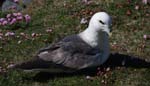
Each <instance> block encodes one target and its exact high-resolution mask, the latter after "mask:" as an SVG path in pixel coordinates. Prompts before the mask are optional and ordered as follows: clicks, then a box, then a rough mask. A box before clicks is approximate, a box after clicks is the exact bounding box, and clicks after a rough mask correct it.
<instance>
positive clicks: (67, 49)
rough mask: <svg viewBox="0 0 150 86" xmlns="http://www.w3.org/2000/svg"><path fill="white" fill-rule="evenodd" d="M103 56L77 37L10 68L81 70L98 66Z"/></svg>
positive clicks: (44, 49) (48, 48)
mask: <svg viewBox="0 0 150 86" xmlns="http://www.w3.org/2000/svg"><path fill="white" fill-rule="evenodd" d="M99 56H101V54H100V50H99V49H98V48H92V47H91V46H89V45H88V44H86V43H85V42H84V41H83V40H82V39H80V37H79V36H77V35H72V36H69V37H66V38H64V39H63V40H61V41H60V42H57V43H53V44H51V45H50V46H49V47H46V48H43V49H41V50H39V52H38V53H37V55H36V56H35V58H33V59H32V60H30V61H26V62H23V63H19V64H15V65H14V66H13V67H10V68H19V69H24V70H32V69H49V70H50V71H52V70H54V71H55V72H56V71H57V72H58V71H62V70H63V71H64V70H65V71H66V70H67V71H68V70H69V71H70V70H72V69H73V70H79V69H83V68H87V67H91V66H98V64H100V63H98V62H100V61H99V60H100V59H97V57H99Z"/></svg>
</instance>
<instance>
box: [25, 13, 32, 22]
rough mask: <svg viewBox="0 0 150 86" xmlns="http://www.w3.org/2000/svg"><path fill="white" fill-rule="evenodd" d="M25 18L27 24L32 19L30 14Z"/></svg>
mask: <svg viewBox="0 0 150 86" xmlns="http://www.w3.org/2000/svg"><path fill="white" fill-rule="evenodd" d="M24 17H25V20H26V22H27V23H28V22H30V20H31V17H30V16H29V15H28V14H26V15H25V16H24Z"/></svg>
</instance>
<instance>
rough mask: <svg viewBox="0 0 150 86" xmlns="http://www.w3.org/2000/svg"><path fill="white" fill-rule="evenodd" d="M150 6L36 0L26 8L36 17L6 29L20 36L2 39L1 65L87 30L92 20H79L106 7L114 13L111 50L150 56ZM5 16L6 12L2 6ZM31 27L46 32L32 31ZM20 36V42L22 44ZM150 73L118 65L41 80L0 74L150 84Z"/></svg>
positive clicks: (0, 82)
mask: <svg viewBox="0 0 150 86" xmlns="http://www.w3.org/2000/svg"><path fill="white" fill-rule="evenodd" d="M136 5H137V6H139V9H138V10H136V9H135V6H136ZM149 9H150V6H149V5H144V4H142V3H141V0H134V1H131V2H130V3H128V2H127V1H125V0H118V1H113V0H112V1H107V0H104V1H101V0H95V1H93V3H91V4H89V5H86V4H83V3H81V1H80V0H62V1H59V0H39V1H37V0H33V2H32V4H31V5H30V6H28V8H27V9H25V10H23V13H29V14H30V15H31V17H32V21H31V23H30V24H29V25H28V26H27V27H26V28H16V30H11V27H10V29H7V30H10V31H13V32H15V34H16V36H15V37H5V40H0V66H1V67H4V68H5V67H6V66H7V65H8V64H9V63H11V62H13V63H14V62H18V61H24V60H27V59H30V58H31V57H32V56H33V55H34V54H35V52H36V51H37V50H38V49H40V48H41V47H44V46H46V45H49V44H51V43H52V42H53V41H56V40H59V39H61V38H63V37H64V36H66V35H70V34H75V33H79V32H81V31H83V30H84V29H85V27H86V26H87V24H80V20H81V18H87V19H88V20H89V18H90V17H91V16H92V14H93V13H95V12H98V11H106V12H108V13H109V14H110V15H111V16H112V18H113V27H112V29H113V35H112V36H111V37H110V45H111V51H112V52H117V53H120V54H124V55H131V56H137V58H139V59H145V60H146V61H150V58H149V56H150V53H149V52H150V46H149V43H150V41H149V40H144V39H143V35H144V34H150V29H149V24H150V21H149V20H150V10H149ZM127 11H129V12H128V13H127ZM0 16H3V13H2V12H1V13H0ZM49 28H50V29H52V30H53V31H52V32H51V33H47V32H46V30H47V29H49ZM0 29H1V32H2V33H5V32H6V31H7V30H6V29H5V28H3V27H0ZM21 32H24V33H26V34H27V35H28V37H29V39H25V38H23V37H21V36H20V33H21ZM32 33H38V34H42V35H41V36H38V37H32V36H31V34H32ZM17 36H19V37H17ZM18 41H21V43H19V44H18ZM139 65H140V64H139ZM149 73H150V69H149V67H148V68H144V67H143V68H134V67H127V68H126V67H119V69H118V67H115V68H114V69H112V70H111V71H110V72H107V73H106V74H103V75H99V76H97V75H95V76H93V77H92V80H87V79H85V77H86V75H77V76H76V75H73V76H69V77H65V76H63V77H54V78H53V79H49V80H48V81H46V82H37V81H34V80H30V78H32V77H33V76H35V75H36V74H37V73H24V72H22V71H8V73H1V74H0V86H43V85H44V86H101V85H112V86H149V85H150V78H149V77H150V75H149Z"/></svg>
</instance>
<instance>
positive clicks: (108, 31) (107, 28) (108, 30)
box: [103, 27, 112, 36]
mask: <svg viewBox="0 0 150 86" xmlns="http://www.w3.org/2000/svg"><path fill="white" fill-rule="evenodd" d="M103 31H104V32H106V33H107V34H108V36H111V35H112V33H111V32H112V30H110V28H109V27H106V28H105V29H103Z"/></svg>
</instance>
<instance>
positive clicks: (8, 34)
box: [5, 32, 15, 36]
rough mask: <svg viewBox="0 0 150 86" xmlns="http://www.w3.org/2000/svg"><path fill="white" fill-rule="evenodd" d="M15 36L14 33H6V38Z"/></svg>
mask: <svg viewBox="0 0 150 86" xmlns="http://www.w3.org/2000/svg"><path fill="white" fill-rule="evenodd" d="M14 35H15V33H14V32H7V33H5V36H14Z"/></svg>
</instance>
